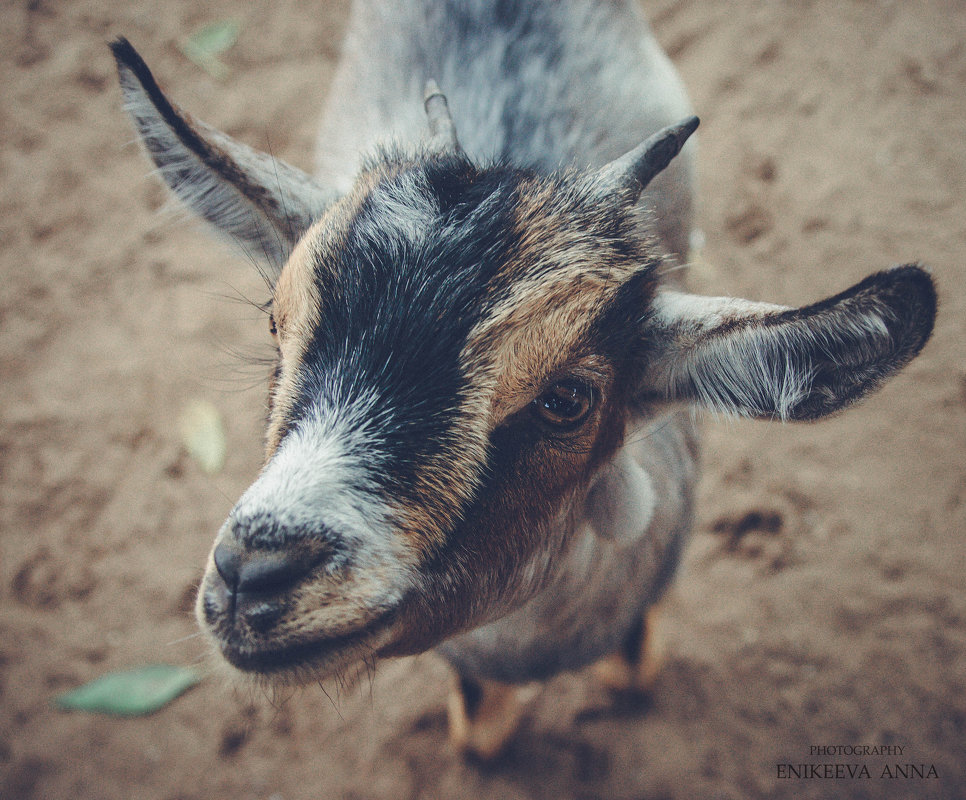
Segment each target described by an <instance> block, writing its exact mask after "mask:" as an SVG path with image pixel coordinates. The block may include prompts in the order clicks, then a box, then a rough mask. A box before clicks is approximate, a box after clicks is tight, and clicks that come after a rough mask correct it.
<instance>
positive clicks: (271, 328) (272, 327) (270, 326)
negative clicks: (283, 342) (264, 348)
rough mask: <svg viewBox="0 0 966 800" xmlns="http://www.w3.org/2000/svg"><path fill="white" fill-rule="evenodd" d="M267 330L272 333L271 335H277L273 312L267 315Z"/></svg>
mask: <svg viewBox="0 0 966 800" xmlns="http://www.w3.org/2000/svg"><path fill="white" fill-rule="evenodd" d="M268 332H269V333H270V334H272V336H278V326H277V325H276V324H275V315H274V314H269V315H268Z"/></svg>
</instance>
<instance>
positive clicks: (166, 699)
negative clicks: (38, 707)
mask: <svg viewBox="0 0 966 800" xmlns="http://www.w3.org/2000/svg"><path fill="white" fill-rule="evenodd" d="M200 680H201V676H200V675H199V674H198V673H197V672H195V671H194V670H191V669H188V668H187V667H175V666H171V665H169V664H152V665H150V666H146V667H137V668H135V669H131V670H126V671H123V672H111V673H108V674H107V675H103V676H101V677H100V678H97V679H96V680H94V681H91V682H90V683H87V684H84V685H83V686H79V687H78V688H76V689H73V690H71V691H69V692H66V693H65V694H62V695H60V696H58V697H55V698H54V704H55V705H56V706H57V707H58V708H62V709H66V710H70V711H91V712H95V713H100V714H114V715H116V716H121V717H136V716H140V715H142V714H150V713H151V712H153V711H157V710H158V709H159V708H161V707H162V706H164V705H167V704H168V703H170V702H171V701H172V700H174V699H175V698H176V697H177V696H178V695H180V694H182V693H183V692H185V691H187V690H188V689H190V688H191V687H192V686H194V685H195V684H196V683H198V682H199V681H200Z"/></svg>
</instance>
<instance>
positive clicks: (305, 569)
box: [236, 551, 318, 592]
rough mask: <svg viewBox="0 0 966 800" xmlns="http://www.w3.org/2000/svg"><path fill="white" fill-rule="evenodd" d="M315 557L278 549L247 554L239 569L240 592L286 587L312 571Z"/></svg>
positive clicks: (315, 562) (278, 589)
mask: <svg viewBox="0 0 966 800" xmlns="http://www.w3.org/2000/svg"><path fill="white" fill-rule="evenodd" d="M317 563H318V560H317V559H315V558H311V557H307V556H305V555H302V554H297V553H287V552H278V551H269V552H253V553H249V554H247V556H246V557H245V559H244V561H243V563H242V564H241V567H240V568H239V570H238V584H237V586H236V589H237V591H239V592H269V591H280V590H282V589H286V588H288V587H289V586H291V585H292V584H294V583H296V582H297V581H298V579H299V578H301V577H302V576H304V575H306V574H308V573H309V572H311V570H312V568H313V567H314V566H315V565H316V564H317Z"/></svg>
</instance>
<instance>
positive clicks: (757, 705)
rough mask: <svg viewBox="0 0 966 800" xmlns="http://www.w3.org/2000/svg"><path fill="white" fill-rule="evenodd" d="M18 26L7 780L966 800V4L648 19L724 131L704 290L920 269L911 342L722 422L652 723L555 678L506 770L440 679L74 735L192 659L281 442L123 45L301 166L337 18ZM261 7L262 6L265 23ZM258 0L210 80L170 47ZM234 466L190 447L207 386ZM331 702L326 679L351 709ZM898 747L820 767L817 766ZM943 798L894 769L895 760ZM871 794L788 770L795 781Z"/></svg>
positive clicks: (253, 349) (1, 548)
mask: <svg viewBox="0 0 966 800" xmlns="http://www.w3.org/2000/svg"><path fill="white" fill-rule="evenodd" d="M203 5H204V7H203V8H202V4H198V3H195V2H187V0H175V1H173V2H165V3H146V2H141V3H126V4H119V3H112V2H107V0H90V1H89V2H54V1H53V0H31V2H10V1H9V0H6V1H5V2H3V3H2V5H0V19H2V22H3V25H2V26H0V81H2V83H0V85H2V91H0V537H2V538H0V797H2V798H4V800H7V799H8V798H9V799H10V800H14V799H15V798H23V799H24V800H26V799H27V798H74V799H77V798H104V799H105V800H112V799H113V798H134V797H136V798H141V799H143V800H153V799H155V798H157V799H158V800H174V799H175V798H181V799H182V800H187V799H188V798H197V799H198V800H200V799H201V798H223V797H231V798H233V800H248V799H249V798H252V799H253V800H254V799H258V800H266V799H267V798H272V800H299V799H300V798H364V797H365V798H417V797H439V798H477V797H487V798H490V797H492V798H554V799H555V800H560V799H562V798H614V799H615V800H616V799H617V798H620V799H621V800H644V799H645V798H646V799H648V800H658V799H660V800H667V798H755V797H787V798H819V797H822V798H827V797H856V798H865V797H868V798H912V797H915V798H940V797H942V798H957V797H966V759H964V755H966V596H964V591H963V576H964V574H966V535H964V533H966V524H964V523H966V470H964V465H963V461H964V459H963V456H964V454H966V364H964V361H963V356H962V352H963V341H964V337H963V333H964V331H963V328H964V319H966V318H964V313H963V312H964V304H966V287H964V281H963V278H962V276H963V272H962V258H963V255H964V253H966V200H964V196H966V44H964V43H966V6H964V5H963V4H962V3H956V2H939V1H938V0H936V1H934V2H928V1H927V2H918V3H898V2H881V3H871V2H839V1H838V0H835V1H833V0H815V1H814V2H795V3H790V2H789V3H781V2H758V1H756V0H721V1H720V2H716V3H702V2H698V0H656V2H652V3H649V5H648V13H649V16H650V17H651V19H652V20H653V23H654V26H655V29H656V32H657V34H658V36H659V38H660V39H661V41H662V42H663V43H664V45H665V46H666V48H667V49H668V51H669V52H670V54H671V55H672V57H673V58H674V60H675V61H676V63H677V64H678V65H679V67H680V69H681V72H682V73H683V76H684V78H685V81H686V83H687V85H688V86H689V88H690V91H691V93H692V97H693V100H694V104H695V107H696V109H697V110H698V112H699V113H700V115H701V116H702V119H703V125H702V128H701V137H702V142H701V147H702V151H701V184H702V198H703V207H702V209H701V220H702V225H703V228H704V230H705V231H706V234H707V245H706V247H705V249H704V253H703V258H702V260H701V262H700V263H699V264H697V265H696V267H695V269H694V272H693V280H692V284H693V286H694V287H695V288H696V289H697V290H699V291H702V292H707V293H716V294H742V295H745V296H748V297H753V298H757V299H767V300H771V301H775V302H784V303H804V302H809V301H813V300H816V299H818V298H820V297H822V296H824V295H827V294H830V293H833V292H835V291H838V290H840V289H843V288H844V287H846V286H847V285H849V284H851V283H852V282H854V281H856V280H858V279H860V278H861V277H862V276H864V275H865V274H867V273H869V272H872V271H874V270H877V269H880V268H882V267H885V266H888V265H891V264H894V263H900V262H908V261H913V260H922V261H924V262H926V263H928V264H929V265H930V266H931V267H932V269H933V270H934V274H935V276H936V278H937V280H938V282H939V286H940V293H941V298H942V305H941V311H940V317H939V322H938V325H937V328H936V333H935V336H934V337H933V340H932V341H931V343H930V344H929V345H928V346H927V348H926V349H925V351H924V353H923V354H922V356H921V357H920V358H919V359H918V360H917V361H916V362H915V363H913V364H912V365H911V366H910V367H909V368H908V369H907V370H906V371H905V372H904V373H903V374H902V375H901V376H900V377H899V378H898V379H896V380H894V381H893V382H892V383H891V384H889V385H888V386H887V387H886V388H885V389H884V390H883V391H882V392H881V393H880V394H879V395H878V396H876V397H875V398H873V399H872V400H870V401H869V402H867V403H865V404H864V405H863V406H861V407H859V408H857V409H855V410H853V411H851V412H849V413H848V414H846V415H844V416H842V417H840V418H837V419H835V420H832V421H829V422H824V423H821V424H817V425H809V426H789V427H781V426H778V425H770V424H751V423H741V424H737V423H724V422H714V421H710V420H709V421H708V424H707V437H706V443H707V446H706V456H705V478H704V480H703V483H702V486H701V493H700V506H701V512H700V518H699V525H698V530H697V532H696V535H695V537H694V539H693V541H692V544H691V546H690V549H689V551H688V555H687V559H686V566H685V570H684V572H683V574H682V576H681V580H680V581H679V582H678V588H677V592H676V594H675V595H674V597H673V598H672V601H671V603H670V608H669V614H668V617H669V619H668V648H669V654H668V660H667V666H666V669H665V671H664V673H663V675H662V677H661V678H660V681H659V686H658V692H657V694H656V697H655V699H654V702H653V704H652V705H651V706H650V707H648V708H643V707H630V708H628V707H625V706H623V705H621V704H620V703H615V702H613V701H612V700H611V699H610V698H609V697H608V696H607V695H606V694H605V693H604V692H603V691H601V690H600V689H599V688H598V687H597V686H596V685H595V684H594V683H593V681H592V680H591V679H590V678H589V677H588V676H585V675H566V676H561V677H559V678H557V679H555V680H554V681H552V682H551V683H550V684H549V685H548V686H547V687H546V691H545V692H544V693H543V694H542V695H541V696H540V697H539V698H538V699H537V700H536V702H535V703H534V705H533V707H532V711H531V713H530V715H529V716H528V718H527V720H526V722H525V724H524V727H523V729H522V730H521V731H520V733H519V734H518V735H517V736H516V738H515V739H514V740H513V741H512V743H511V745H510V748H509V750H508V752H507V754H506V755H505V756H504V757H503V758H502V759H501V760H500V761H498V762H497V763H496V764H494V765H492V766H489V767H487V768H480V767H478V766H474V765H472V764H469V765H468V764H464V763H463V762H461V761H460V760H459V759H458V758H456V757H455V756H454V755H453V754H452V753H451V752H450V751H449V750H448V749H447V747H446V746H445V725H444V722H445V718H444V696H445V695H444V690H443V685H444V683H445V680H446V672H445V669H444V668H443V666H442V665H441V663H440V662H439V661H438V660H437V659H436V658H435V657H433V656H431V655H427V656H422V657H420V658H418V659H413V660H408V661H400V662H395V663H388V664H385V665H383V666H382V667H381V668H380V670H379V672H378V674H377V677H376V679H375V681H374V682H373V683H372V685H371V686H369V685H365V684H364V685H363V686H362V687H361V688H359V689H357V690H355V691H350V692H347V693H341V694H333V696H332V700H331V701H330V700H329V699H328V698H327V697H326V696H325V695H324V694H323V693H322V692H321V691H320V690H319V689H316V688H313V689H310V690H306V691H304V692H301V693H297V694H294V695H292V696H287V697H280V698H275V702H274V704H272V703H270V702H268V699H267V698H264V697H247V696H239V695H236V694H233V693H231V692H230V691H227V690H225V689H224V688H223V687H222V686H221V685H220V684H219V682H218V681H216V680H208V681H206V682H205V683H203V684H202V685H201V686H199V687H198V688H196V689H195V690H193V691H192V692H190V693H189V694H187V695H185V696H184V697H182V698H180V699H179V700H178V701H176V702H175V703H174V704H172V705H171V706H170V707H168V708H166V709H165V710H163V711H162V712H160V713H158V714H157V715H155V716H152V717H148V718H143V719H135V720H115V719H109V718H104V717H95V716H88V715H83V714H68V713H64V712H59V711H56V710H54V709H52V708H51V706H50V698H51V697H52V696H53V695H55V694H57V693H59V692H61V691H63V690H65V689H67V688H70V687H73V686H76V685H78V684H80V683H82V682H85V681H88V680H90V679H92V678H94V677H96V676H98V675H100V674H101V673H103V672H105V671H107V670H112V669H119V668H124V667H129V666H134V665H138V664H143V663H150V662H155V661H167V662H172V663H179V664H191V663H195V662H196V661H198V659H199V658H200V657H201V656H202V655H203V647H202V645H201V644H200V642H199V639H197V638H187V639H186V638H185V637H189V636H190V635H191V634H192V633H193V632H194V630H195V628H194V623H193V621H192V619H191V615H190V605H191V601H192V597H193V592H194V586H195V584H196V581H197V580H198V577H199V575H200V570H201V565H202V564H203V561H204V558H205V556H206V553H207V551H208V548H209V545H210V542H211V540H212V538H213V535H214V532H215V531H216V530H217V527H218V526H219V524H220V523H221V521H222V519H223V517H224V515H225V513H226V512H227V510H228V509H229V507H230V505H231V503H232V501H233V500H234V499H235V498H236V497H237V496H238V495H239V494H240V492H241V491H242V490H243V489H244V488H245V487H246V486H247V484H248V482H249V481H250V479H251V478H252V477H253V475H254V474H255V471H256V469H257V467H258V464H259V458H260V442H261V430H260V429H261V419H262V416H263V397H264V377H265V369H264V367H261V366H258V365H257V364H256V365H254V366H252V365H251V363H250V362H249V363H248V365H247V366H246V362H245V361H244V360H243V359H242V360H240V359H238V358H236V357H235V355H234V353H235V352H236V351H240V352H242V353H243V354H246V355H252V354H253V355H256V356H257V355H258V354H262V355H265V354H266V353H267V352H268V341H267V338H268V335H267V332H266V331H265V327H266V325H265V321H264V318H263V317H261V315H260V314H259V313H258V312H257V311H255V310H254V309H253V308H252V307H251V306H250V305H248V304H246V302H245V301H244V299H243V298H252V299H254V300H256V301H257V300H261V299H265V289H264V286H263V285H262V284H261V283H260V279H259V278H258V276H257V275H256V274H255V272H254V270H253V269H252V268H251V266H250V265H249V264H248V263H247V262H246V261H245V259H243V258H240V257H238V255H237V254H235V253H232V252H231V251H230V250H228V249H226V248H224V247H222V246H220V245H218V244H213V243H212V242H211V241H210V240H209V239H208V238H207V237H206V235H205V234H204V233H203V232H201V231H200V230H198V229H197V228H196V227H194V226H193V225H190V224H186V223H183V222H182V221H180V220H179V219H177V218H172V217H170V216H165V215H163V214H159V208H160V207H161V205H162V204H163V202H164V193H163V191H162V190H161V189H160V187H159V186H158V185H156V183H155V182H153V181H152V180H151V179H149V178H148V176H147V173H148V169H147V166H146V162H145V161H144V160H143V159H142V157H141V155H140V153H139V152H138V150H137V148H136V147H134V146H132V145H131V144H130V142H131V140H132V134H131V132H130V129H129V127H128V124H127V121H126V120H125V118H124V117H123V116H122V114H121V111H120V97H119V91H118V89H117V87H116V85H115V82H114V76H113V66H112V62H111V60H110V57H109V54H108V51H107V48H106V47H105V42H106V41H107V40H108V39H109V38H110V37H112V36H113V35H116V34H120V33H123V34H125V35H127V36H128V37H130V38H131V39H132V40H133V41H134V43H135V44H136V45H138V46H139V47H140V48H141V49H142V52H144V54H145V56H146V57H147V59H148V61H149V63H151V64H152V66H153V68H154V69H155V71H156V73H157V74H158V75H159V76H160V77H161V79H162V82H163V83H164V85H165V86H166V87H167V88H168V89H169V90H170V91H171V93H172V94H173V95H174V96H175V97H176V98H177V99H178V100H179V101H180V102H181V103H182V104H183V105H184V106H185V107H187V108H189V109H191V110H193V111H196V112H197V113H198V114H199V116H202V117H203V118H205V119H206V120H207V121H209V122H211V123H213V124H215V125H218V126H219V127H222V128H223V129H225V130H227V131H228V132H229V133H231V134H233V135H235V136H237V137H240V138H242V139H244V140H245V141H248V142H249V143H251V144H253V145H255V146H258V147H262V148H268V147H270V148H271V149H272V151H273V152H274V153H276V154H277V155H279V156H281V157H283V158H286V159H288V160H290V161H292V162H293V163H296V164H299V165H301V166H304V167H306V168H310V167H311V160H312V140H313V126H314V124H315V120H316V119H317V114H318V110H319V108H320V101H321V98H322V97H323V95H324V93H325V90H326V86H327V83H328V81H329V80H330V78H331V75H332V69H333V63H334V59H335V58H336V57H337V53H338V46H339V41H340V36H341V31H342V28H343V25H344V21H345V17H346V11H347V9H346V4H345V3H344V2H333V3H328V4H325V3H310V2H302V1H300V0H285V1H284V2H275V3H260V4H257V5H256V6H255V7H254V8H248V6H247V5H245V4H236V3H232V2H228V0H215V1H214V2H210V3H206V4H203ZM246 9H247V10H246ZM231 15H238V16H240V17H241V18H242V19H243V21H244V29H243V32H242V35H241V39H240V41H239V42H238V44H237V46H236V47H235V48H234V49H233V50H232V51H231V52H230V53H229V54H228V56H227V59H226V60H227V61H228V63H229V64H230V66H231V68H232V70H233V72H232V75H231V77H230V78H229V79H228V80H227V81H225V82H224V83H222V84H218V83H217V82H216V81H214V80H213V79H212V78H210V77H209V76H208V75H207V74H205V73H204V72H202V71H201V70H199V69H198V68H197V67H195V66H194V65H192V64H191V63H190V62H188V61H186V60H185V59H184V57H183V56H182V55H181V54H180V53H179V51H178V49H177V47H176V42H177V40H178V39H179V37H181V36H183V35H184V34H185V33H186V32H188V31H191V30H193V29H195V28H196V27H197V26H199V25H201V24H203V23H206V22H209V21H212V20H218V19H222V18H224V17H227V16H231ZM199 397H200V398H205V399H208V400H210V401H212V402H213V403H215V404H216V405H217V406H218V407H219V408H220V409H221V410H222V412H223V414H224V415H225V417H226V419H227V420H228V436H229V449H228V461H227V465H226V468H225V470H224V471H223V472H222V473H221V474H220V475H218V476H216V477H214V478H210V477H207V476H205V475H204V474H203V473H202V472H201V471H200V470H199V469H198V467H197V466H196V465H195V464H194V462H193V461H191V460H190V459H189V458H188V457H187V456H186V455H185V454H184V453H183V451H182V449H181V446H180V444H179V434H178V428H177V419H178V415H179V414H180V412H181V410H182V408H183V407H184V405H185V403H187V402H188V401H189V400H191V399H192V398H199ZM330 694H332V692H330ZM883 744H888V745H898V746H902V747H903V748H904V754H903V755H902V756H901V757H898V758H894V759H890V758H880V757H865V756H863V757H859V758H856V757H848V756H845V757H833V758H829V757H820V756H819V757H814V756H810V755H809V748H810V747H811V746H817V745H883ZM895 761H898V762H900V763H902V764H906V763H915V764H917V765H919V764H924V765H927V767H928V766H930V765H932V766H934V767H935V770H936V774H937V775H938V777H937V778H931V779H928V780H926V779H902V778H898V779H888V778H880V774H881V768H882V765H883V764H884V763H893V762H895ZM786 762H790V763H796V764H797V763H801V762H810V763H825V762H842V763H860V764H865V765H867V766H868V768H869V769H870V771H871V773H872V778H871V779H868V780H866V779H862V780H825V779H810V780H789V779H783V778H779V777H778V766H777V765H779V764H782V763H786Z"/></svg>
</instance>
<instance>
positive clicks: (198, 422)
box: [181, 400, 228, 475]
mask: <svg viewBox="0 0 966 800" xmlns="http://www.w3.org/2000/svg"><path fill="white" fill-rule="evenodd" d="M181 441H182V442H183V443H184V446H185V448H186V449H187V450H188V453H189V454H190V455H191V457H192V458H193V459H194V460H195V461H197V462H198V465H199V466H200V467H201V468H202V469H203V470H204V471H205V472H207V473H208V474H209V475H214V474H216V473H218V472H221V468H222V467H223V466H225V451H226V450H227V449H228V445H227V442H226V440H225V425H224V423H223V422H222V419H221V413H220V412H219V411H218V409H217V408H215V407H214V406H213V405H212V404H211V403H209V402H208V401H207V400H192V401H191V402H190V403H188V405H187V406H185V409H184V411H183V412H182V414H181Z"/></svg>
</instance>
